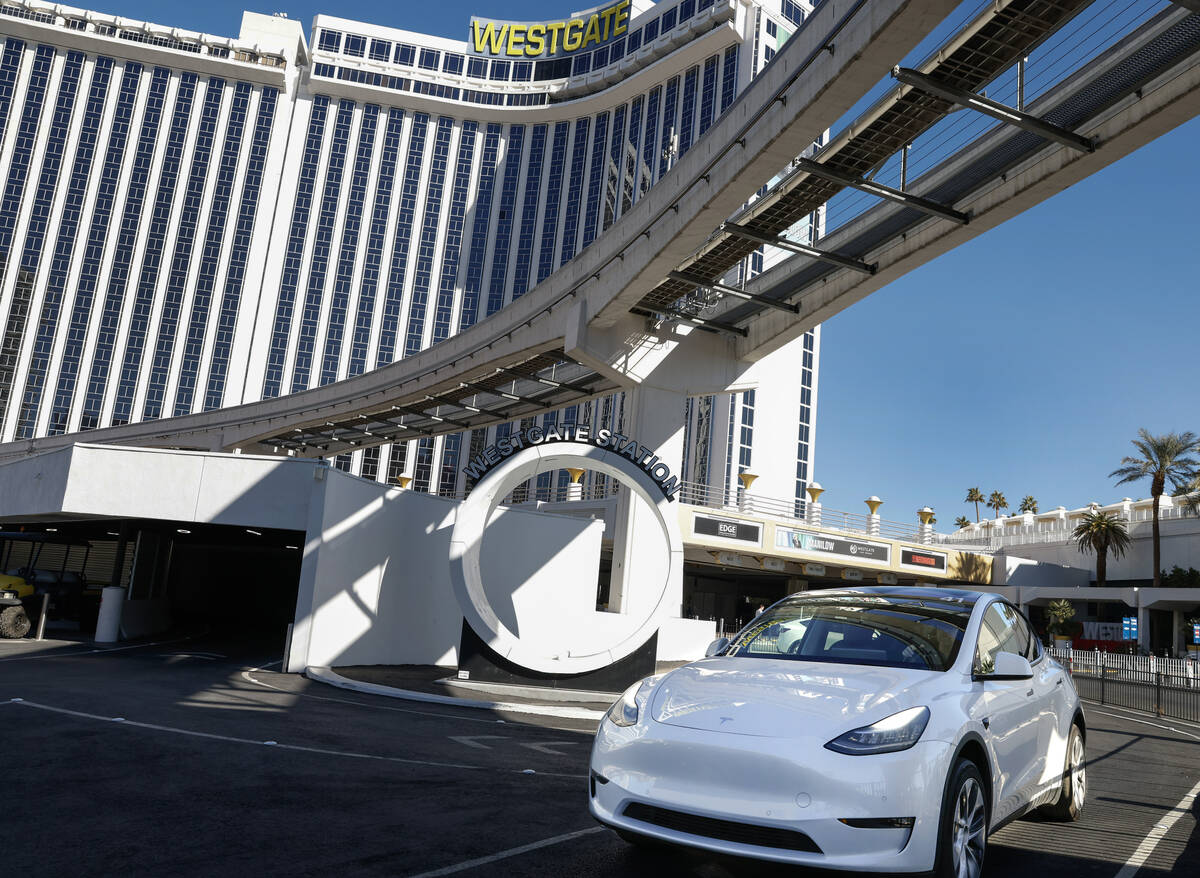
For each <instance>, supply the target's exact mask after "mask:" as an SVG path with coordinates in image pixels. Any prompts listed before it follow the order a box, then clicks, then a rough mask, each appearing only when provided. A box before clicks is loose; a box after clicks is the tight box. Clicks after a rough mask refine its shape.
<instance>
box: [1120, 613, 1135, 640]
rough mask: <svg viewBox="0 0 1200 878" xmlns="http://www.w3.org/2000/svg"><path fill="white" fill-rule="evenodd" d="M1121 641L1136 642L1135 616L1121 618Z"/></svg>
mask: <svg viewBox="0 0 1200 878" xmlns="http://www.w3.org/2000/svg"><path fill="white" fill-rule="evenodd" d="M1121 639H1122V640H1137V639H1138V620H1137V616H1122V617H1121Z"/></svg>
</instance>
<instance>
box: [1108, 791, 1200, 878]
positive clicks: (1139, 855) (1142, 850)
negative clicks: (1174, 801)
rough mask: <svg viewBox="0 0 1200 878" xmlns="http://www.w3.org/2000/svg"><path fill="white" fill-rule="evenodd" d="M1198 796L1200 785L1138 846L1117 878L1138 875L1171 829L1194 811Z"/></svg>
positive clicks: (1155, 826) (1157, 824)
mask: <svg viewBox="0 0 1200 878" xmlns="http://www.w3.org/2000/svg"><path fill="white" fill-rule="evenodd" d="M1196 796H1200V783H1197V784H1196V785H1195V786H1194V787H1192V789H1191V792H1189V793H1188V794H1187V795H1186V796H1184V797H1183V798H1182V799H1180V800H1179V804H1178V805H1176V806H1175V807H1174V808H1172V809H1171V810H1170V811H1169V812H1167V816H1166V817H1164V818H1163V819H1162V820H1160V821H1159V822H1158V823H1156V824H1155V825H1154V828H1153V829H1151V830H1150V832H1149V833H1148V834H1147V835H1146V837H1145V838H1144V839H1142V843H1141V844H1140V845H1138V848H1137V850H1136V851H1134V852H1133V856H1132V857H1130V858H1129V859H1128V860H1126V861H1125V865H1124V866H1122V867H1121V871H1120V872H1118V873H1117V875H1116V878H1133V876H1134V875H1136V874H1137V871H1138V869H1140V868H1141V867H1142V865H1143V864H1144V863H1145V862H1146V860H1148V859H1149V858H1150V855H1151V854H1152V853H1154V849H1155V848H1156V847H1158V843H1159V842H1160V841H1162V839H1163V836H1164V835H1166V834H1167V833H1168V832H1170V831H1171V827H1172V826H1174V825H1175V822H1176V821H1177V820H1178V819H1179V818H1180V817H1182V816H1183V815H1184V814H1187V813H1188V812H1189V811H1191V810H1192V804H1193V803H1194V802H1195V801H1196Z"/></svg>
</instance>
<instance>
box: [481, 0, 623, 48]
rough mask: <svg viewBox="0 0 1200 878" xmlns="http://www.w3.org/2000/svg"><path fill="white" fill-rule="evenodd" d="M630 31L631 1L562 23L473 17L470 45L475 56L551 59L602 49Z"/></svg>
mask: <svg viewBox="0 0 1200 878" xmlns="http://www.w3.org/2000/svg"><path fill="white" fill-rule="evenodd" d="M627 30H629V0H620V2H619V3H610V4H609V5H607V6H597V7H595V8H594V9H589V10H587V11H586V12H578V13H576V14H575V15H574V17H572V18H568V19H565V20H561V21H497V20H495V19H491V18H478V17H472V18H471V38H470V40H468V44H469V46H470V47H471V51H472V52H473V53H474V54H476V55H487V56H490V57H509V58H550V57H554V56H559V55H568V54H570V53H572V52H577V51H579V50H581V49H590V48H591V47H592V46H600V45H603V44H604V43H607V42H608V41H609V40H614V39H616V38H617V37H619V36H621V34H623V33H625V32H626V31H627Z"/></svg>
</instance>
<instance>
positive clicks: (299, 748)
mask: <svg viewBox="0 0 1200 878" xmlns="http://www.w3.org/2000/svg"><path fill="white" fill-rule="evenodd" d="M16 703H17V704H20V705H22V706H24V707H32V708H34V709H36V710H45V711H49V712H50V713H59V714H64V715H66V716H74V717H79V718H80V719H90V720H97V721H99V722H104V723H113V722H119V723H120V724H121V725H122V726H134V727H137V728H139V729H150V730H152V731H156V732H169V733H170V734H173V735H185V736H187V737H192V738H207V739H209V740H213V741H228V742H230V743H234V744H252V745H254V746H256V747H263V746H270V747H271V748H272V749H275V750H294V751H296V752H298V753H317V754H320V755H322V756H342V757H346V758H348V759H374V760H377V761H379V762H394V763H398V764H401V765H420V766H424V767H429V768H456V769H460V770H464V771H495V772H498V773H500V774H520V773H521V772H519V771H517V770H516V769H511V768H495V767H493V766H490V765H467V764H464V763H457V762H433V761H430V760H425V759H405V758H403V757H400V756H380V755H377V754H375V753H356V752H354V751H353V750H331V749H328V748H325V747H306V746H304V745H301V744H279V743H268V742H264V741H260V740H256V739H253V738H238V737H235V736H233V735H217V734H214V733H212V732H199V731H196V730H195V729H183V728H179V727H178V726H164V725H158V724H156V723H143V722H136V721H134V720H130V719H125V718H124V717H112V716H102V715H100V714H98V713H87V712H85V711H82V710H70V709H68V708H65V707H54V706H52V705H49V704H39V703H38V702H36V701H18V702H16ZM541 774H542V775H544V776H548V777H568V778H572V779H581V778H584V777H586V776H587V775H583V774H566V773H555V772H548V771H547V772H541Z"/></svg>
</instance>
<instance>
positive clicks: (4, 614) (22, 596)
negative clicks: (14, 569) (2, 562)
mask: <svg viewBox="0 0 1200 878" xmlns="http://www.w3.org/2000/svg"><path fill="white" fill-rule="evenodd" d="M32 597H33V586H32V585H30V584H29V583H27V582H26V581H25V580H24V579H22V578H21V577H20V576H6V575H3V574H0V637H8V638H13V637H24V636H25V635H26V634H28V633H29V629H30V627H32V623H31V622H30V621H29V614H28V613H26V612H25V603H24V601H25V600H28V599H31V598H32Z"/></svg>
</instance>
